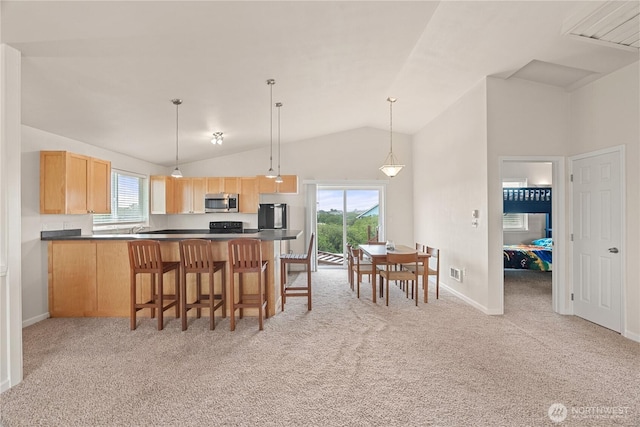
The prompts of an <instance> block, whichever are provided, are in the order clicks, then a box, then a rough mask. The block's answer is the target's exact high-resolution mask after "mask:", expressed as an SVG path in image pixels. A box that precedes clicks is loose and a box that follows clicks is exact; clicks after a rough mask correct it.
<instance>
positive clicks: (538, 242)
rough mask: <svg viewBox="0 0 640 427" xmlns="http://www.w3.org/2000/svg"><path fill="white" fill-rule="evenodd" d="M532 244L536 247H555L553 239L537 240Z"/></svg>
mask: <svg viewBox="0 0 640 427" xmlns="http://www.w3.org/2000/svg"><path fill="white" fill-rule="evenodd" d="M531 244H532V245H536V246H553V239H552V238H551V237H547V238H544V239H536V240H534V241H532V242H531Z"/></svg>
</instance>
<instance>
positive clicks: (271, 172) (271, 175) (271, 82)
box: [267, 79, 276, 178]
mask: <svg viewBox="0 0 640 427" xmlns="http://www.w3.org/2000/svg"><path fill="white" fill-rule="evenodd" d="M267 84H268V85H269V92H270V96H269V130H270V132H269V140H270V144H269V170H268V171H267V178H275V177H276V174H275V171H274V170H273V85H274V84H276V81H275V80H274V79H269V80H267Z"/></svg>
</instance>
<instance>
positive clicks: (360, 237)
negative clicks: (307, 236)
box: [316, 185, 384, 268]
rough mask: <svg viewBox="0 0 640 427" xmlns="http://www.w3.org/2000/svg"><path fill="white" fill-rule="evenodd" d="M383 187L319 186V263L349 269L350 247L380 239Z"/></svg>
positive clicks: (317, 203) (317, 204)
mask: <svg viewBox="0 0 640 427" xmlns="http://www.w3.org/2000/svg"><path fill="white" fill-rule="evenodd" d="M381 202H382V188H381V187H379V186H349V185H343V186H331V185H318V187H317V195H316V224H317V225H316V227H317V229H316V235H317V236H318V240H317V251H318V252H317V263H318V267H319V268H320V267H323V268H331V267H334V268H335V267H338V268H345V267H346V264H347V253H346V249H347V244H350V245H353V246H357V245H359V244H361V243H366V242H367V241H368V240H370V239H371V238H372V237H373V238H376V239H377V238H380V236H381V233H382V227H381V225H382V224H384V218H383V214H382V211H383V209H380V206H381Z"/></svg>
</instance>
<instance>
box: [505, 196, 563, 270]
mask: <svg viewBox="0 0 640 427" xmlns="http://www.w3.org/2000/svg"><path fill="white" fill-rule="evenodd" d="M503 212H504V213H505V214H507V213H537V214H545V217H546V225H545V237H544V238H541V239H536V240H533V241H532V242H531V244H530V245H505V246H504V247H503V258H504V268H517V269H526V270H539V271H551V266H552V259H553V257H552V254H553V252H552V251H553V240H552V237H551V234H552V228H551V188H550V187H523V188H505V189H504V190H503Z"/></svg>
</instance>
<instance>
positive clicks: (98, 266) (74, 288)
mask: <svg viewBox="0 0 640 427" xmlns="http://www.w3.org/2000/svg"><path fill="white" fill-rule="evenodd" d="M201 231H202V233H198V230H160V231H158V232H150V233H140V234H92V235H80V230H63V231H60V232H55V231H54V232H42V236H41V240H45V241H48V268H47V270H48V287H49V314H50V315H51V317H128V316H129V292H130V270H129V253H128V247H127V241H129V240H135V239H152V240H158V241H160V244H161V251H162V259H163V260H165V261H174V260H176V261H177V260H179V259H180V254H179V247H178V242H179V241H180V240H184V239H206V240H211V241H212V242H213V256H214V257H215V258H216V259H219V260H225V261H226V260H227V259H228V249H227V242H228V241H229V240H231V239H236V238H240V239H260V240H262V257H263V260H266V261H268V266H267V282H268V283H267V284H266V286H267V307H268V311H269V316H272V315H274V314H275V313H276V310H277V309H278V307H279V306H280V292H279V283H280V274H281V272H280V263H279V262H278V258H279V256H280V254H281V253H282V252H283V251H286V242H287V241H288V240H295V239H297V238H298V237H299V236H300V235H301V234H302V231H301V230H261V231H257V232H255V233H246V232H245V233H243V234H223V233H211V232H209V233H208V232H206V231H207V230H201ZM226 274H227V286H228V284H229V282H230V280H229V266H228V265H227V270H226ZM191 276H193V275H191ZM191 276H190V277H189V278H188V281H189V282H188V283H187V286H188V287H189V288H192V286H191V285H190V283H191V281H193V282H195V277H191ZM145 279H147V282H148V278H145ZM248 279H249V280H247V281H246V283H247V284H248V286H251V285H252V284H253V282H252V281H251V280H252V279H253V278H248ZM203 282H204V283H206V279H203ZM143 283H144V282H143ZM218 283H219V282H218ZM174 286H175V282H174V276H173V275H172V274H167V275H165V287H166V288H165V289H167V290H168V292H171V290H172V289H173V288H174ZM236 286H237V280H236ZM144 288H145V289H148V287H147V286H145V287H144ZM139 297H142V296H140V295H139ZM143 313H144V312H143ZM143 315H144V314H143ZM247 315H252V312H251V311H250V310H248V311H247Z"/></svg>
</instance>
